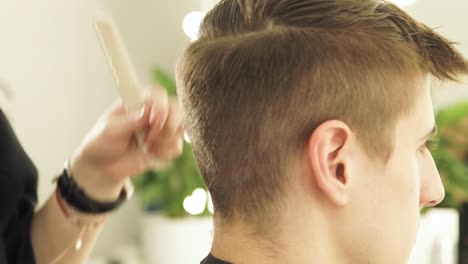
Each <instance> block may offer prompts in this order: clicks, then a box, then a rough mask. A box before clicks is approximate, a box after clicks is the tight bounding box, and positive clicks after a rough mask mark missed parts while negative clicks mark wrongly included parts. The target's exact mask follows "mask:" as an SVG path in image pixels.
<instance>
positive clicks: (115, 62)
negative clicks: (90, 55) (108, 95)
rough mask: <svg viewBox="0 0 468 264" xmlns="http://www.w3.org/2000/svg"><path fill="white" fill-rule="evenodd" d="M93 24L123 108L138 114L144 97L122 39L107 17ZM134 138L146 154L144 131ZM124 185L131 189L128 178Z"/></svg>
mask: <svg viewBox="0 0 468 264" xmlns="http://www.w3.org/2000/svg"><path fill="white" fill-rule="evenodd" d="M94 25H95V29H96V33H97V35H98V37H99V39H100V41H101V45H102V48H103V50H104V53H105V54H106V56H107V59H108V61H109V64H110V67H111V69H112V73H113V75H114V78H115V81H116V83H117V88H118V90H119V93H120V96H121V97H122V101H123V103H124V105H125V108H126V109H127V111H128V112H129V113H130V114H138V112H139V111H140V110H141V109H142V107H143V106H144V104H145V97H144V93H143V89H142V88H141V85H140V83H139V81H138V78H137V75H136V73H135V69H134V67H133V65H132V63H131V61H130V57H129V56H128V53H127V50H126V49H125V46H124V44H123V42H122V39H121V38H120V36H119V33H118V32H117V29H116V27H115V26H114V23H113V22H112V21H111V20H110V19H108V18H104V17H100V18H97V19H96V20H95V22H94ZM136 138H137V140H138V144H139V146H140V148H141V150H142V151H143V152H144V153H145V155H146V154H147V149H146V147H145V144H144V132H143V131H141V132H138V133H137V135H136ZM149 161H150V160H149ZM125 185H126V187H128V188H130V186H131V189H132V190H133V186H132V185H131V182H130V180H128V179H127V181H126V182H125ZM127 190H130V189H127Z"/></svg>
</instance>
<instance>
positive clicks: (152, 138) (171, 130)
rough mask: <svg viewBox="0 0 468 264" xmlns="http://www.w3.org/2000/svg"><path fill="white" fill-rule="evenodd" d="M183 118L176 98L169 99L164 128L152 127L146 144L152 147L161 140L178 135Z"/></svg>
mask: <svg viewBox="0 0 468 264" xmlns="http://www.w3.org/2000/svg"><path fill="white" fill-rule="evenodd" d="M181 121H182V117H181V114H180V110H179V104H178V102H177V99H176V98H170V99H169V106H168V114H167V117H166V120H165V122H164V124H163V126H162V127H160V126H159V124H158V125H156V124H155V125H152V126H151V127H150V130H149V133H148V135H147V137H146V144H148V145H151V144H153V143H154V142H156V141H157V140H158V139H159V138H166V137H167V138H171V137H173V136H174V135H176V133H177V129H178V128H179V127H180V124H181Z"/></svg>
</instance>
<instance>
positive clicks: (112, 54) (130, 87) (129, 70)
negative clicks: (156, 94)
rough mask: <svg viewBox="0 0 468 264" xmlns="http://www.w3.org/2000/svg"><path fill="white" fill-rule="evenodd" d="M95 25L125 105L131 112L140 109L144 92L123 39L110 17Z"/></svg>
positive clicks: (98, 20)
mask: <svg viewBox="0 0 468 264" xmlns="http://www.w3.org/2000/svg"><path fill="white" fill-rule="evenodd" d="M94 26H95V29H96V33H97V35H98V37H99V40H100V42H101V45H102V48H103V50H104V53H105V54H106V57H107V60H108V61H109V64H110V67H111V69H112V74H113V75H114V79H115V81H116V83H117V88H118V89H119V93H120V95H121V97H122V100H123V103H124V105H125V107H126V108H127V110H129V112H131V113H133V112H136V111H139V110H140V109H141V107H142V106H143V104H144V97H143V92H142V90H141V88H140V87H141V86H140V83H139V81H138V78H137V76H136V73H135V70H134V67H133V65H132V62H131V61H130V57H129V56H128V54H127V51H126V49H125V46H124V43H123V41H122V39H121V38H120V36H119V34H118V32H117V30H116V28H115V27H114V26H113V23H112V22H111V20H110V19H107V18H103V17H100V18H97V19H96V20H95V22H94Z"/></svg>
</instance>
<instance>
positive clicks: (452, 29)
mask: <svg viewBox="0 0 468 264" xmlns="http://www.w3.org/2000/svg"><path fill="white" fill-rule="evenodd" d="M216 2H217V1H216V0H185V1H162V0H133V1H130V0H80V1H59V0H42V1H26V0H0V107H1V108H2V109H3V110H4V111H5V112H6V113H7V115H8V116H9V118H10V120H11V122H12V124H13V126H14V128H15V130H16V132H17V134H18V137H19V138H20V140H21V141H22V143H23V145H24V147H25V149H26V150H27V152H28V153H29V155H30V156H31V157H32V159H33V160H34V162H35V163H36V165H37V167H38V169H39V172H40V182H39V202H40V204H42V203H43V202H44V201H45V199H47V197H48V196H49V194H50V193H51V192H52V191H53V187H54V186H53V185H52V184H51V179H52V178H53V177H54V176H56V175H57V174H58V172H59V171H60V170H61V169H62V164H63V162H64V160H65V159H67V158H68V157H69V156H70V154H71V152H72V151H73V149H74V148H75V147H76V146H77V145H78V144H79V143H80V140H81V139H82V138H83V136H84V135H85V133H86V132H87V130H88V129H89V128H90V127H91V126H92V125H93V123H94V122H95V120H96V119H97V117H98V116H99V114H100V113H101V112H102V111H103V110H104V109H105V108H106V107H107V106H108V105H109V104H110V103H111V102H112V101H113V100H114V99H115V98H116V97H117V90H116V88H115V82H114V80H113V77H112V75H111V71H110V70H109V67H108V64H107V61H106V59H105V56H104V55H103V52H102V51H101V47H100V44H99V42H98V39H97V37H96V34H95V32H94V29H93V18H94V17H95V16H96V15H100V14H107V15H110V16H111V17H113V19H114V21H115V23H116V25H117V26H118V28H119V31H120V33H121V35H122V37H123V39H124V42H125V44H126V46H127V48H128V51H129V54H130V56H131V59H132V61H133V64H134V66H135V68H136V70H137V73H138V76H139V77H140V80H141V81H142V85H145V86H152V85H155V84H158V85H160V86H163V87H166V88H167V89H168V91H169V92H170V93H174V82H173V73H174V66H175V63H176V60H177V58H178V56H179V55H180V54H181V53H182V51H183V49H184V48H185V47H186V46H187V45H188V44H189V43H190V41H191V40H192V39H193V38H194V37H195V36H196V30H197V27H198V23H199V21H200V20H201V19H202V18H203V14H204V13H206V11H207V10H209V8H210V7H212V6H213V5H214V4H215V3H216ZM395 2H397V3H398V4H400V5H402V6H404V8H405V9H407V10H408V11H409V12H410V13H411V14H413V15H414V16H415V17H416V18H418V19H419V20H421V21H423V22H425V23H426V24H428V25H429V26H431V27H435V28H438V29H437V30H438V31H439V32H441V33H443V34H444V35H445V36H447V37H448V38H449V39H451V40H453V41H456V42H459V43H460V45H459V48H460V50H461V51H462V52H463V53H464V54H465V55H466V56H468V31H467V29H466V25H468V17H467V12H468V1H461V0H444V1H440V0H419V1H415V0H398V1H396V0H395ZM440 86H441V85H440V84H437V87H434V89H433V95H434V105H435V108H436V111H438V112H439V114H438V116H437V122H438V123H439V127H441V128H442V129H441V130H440V131H441V149H440V150H438V151H437V152H436V153H434V156H435V158H436V161H437V163H438V165H439V169H441V175H442V177H443V179H444V182H445V184H446V188H447V198H446V200H445V201H444V203H443V204H442V206H441V208H439V209H436V210H430V211H427V212H425V213H424V215H423V221H422V226H421V231H420V234H419V237H418V242H417V244H416V246H415V250H414V253H413V255H412V257H411V261H410V262H411V263H417V264H419V263H421V264H425V263H437V264H441V263H451V264H452V263H468V253H467V252H466V250H467V249H466V248H467V247H468V236H467V235H466V233H467V229H468V228H467V227H466V226H467V224H468V217H467V215H466V212H467V211H468V206H467V205H466V202H467V201H468V195H467V192H468V182H467V179H466V178H467V177H468V169H467V167H468V103H466V102H468V78H465V80H463V82H462V83H460V84H443V85H442V86H443V87H440ZM174 179H175V180H174ZM135 185H136V187H137V194H138V195H137V197H136V199H133V200H132V201H131V202H129V203H127V204H126V205H125V206H124V207H123V208H122V210H120V211H119V212H117V213H116V214H115V215H114V216H113V217H112V219H111V220H110V221H109V223H108V225H106V227H105V229H104V231H103V233H102V235H101V237H100V239H99V241H98V242H97V245H96V248H95V250H94V252H93V256H92V258H91V259H90V261H89V263H100V264H102V263H127V264H130V263H138V264H140V263H162V264H164V263H197V261H198V260H200V259H201V258H202V257H203V256H204V255H205V254H206V253H207V252H208V251H209V249H210V243H211V241H210V238H211V231H212V227H211V225H212V224H211V217H210V215H211V211H212V208H211V205H210V199H209V195H208V194H207V192H206V191H205V188H204V186H203V183H202V181H201V178H200V176H199V174H198V171H197V169H196V167H195V166H194V163H193V159H192V157H191V154H190V144H189V143H188V142H186V148H185V151H184V154H183V155H182V157H181V158H180V159H179V160H177V161H176V162H175V163H174V164H171V165H170V166H169V167H167V168H165V169H164V170H161V171H158V172H149V173H147V174H145V175H142V176H141V177H139V178H138V180H136V182H135ZM463 208H465V209H464V210H463ZM382 228H385V227H382ZM193 238H197V240H195V241H194V240H193ZM191 239H192V240H191ZM169 258H171V260H172V261H169Z"/></svg>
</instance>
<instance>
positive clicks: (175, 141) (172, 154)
mask: <svg viewBox="0 0 468 264" xmlns="http://www.w3.org/2000/svg"><path fill="white" fill-rule="evenodd" d="M182 150H183V138H182V137H180V136H178V137H174V138H172V139H171V140H165V141H162V142H158V143H157V144H154V145H151V146H150V147H149V153H150V154H151V155H152V156H153V157H154V158H156V159H158V160H166V161H168V160H173V159H175V158H177V157H178V156H180V155H181V154H182Z"/></svg>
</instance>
